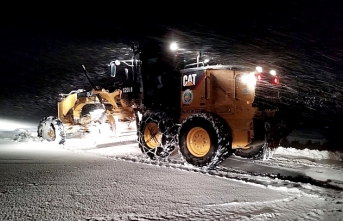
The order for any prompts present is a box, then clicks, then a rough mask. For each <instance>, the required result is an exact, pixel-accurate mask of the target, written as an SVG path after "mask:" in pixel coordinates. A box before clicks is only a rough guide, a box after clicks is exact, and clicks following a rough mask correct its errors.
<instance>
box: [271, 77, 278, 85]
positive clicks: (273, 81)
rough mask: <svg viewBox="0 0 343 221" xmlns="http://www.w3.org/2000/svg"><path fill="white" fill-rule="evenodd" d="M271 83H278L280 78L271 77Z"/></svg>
mask: <svg viewBox="0 0 343 221" xmlns="http://www.w3.org/2000/svg"><path fill="white" fill-rule="evenodd" d="M272 83H273V84H279V83H280V79H279V78H278V77H273V79H272Z"/></svg>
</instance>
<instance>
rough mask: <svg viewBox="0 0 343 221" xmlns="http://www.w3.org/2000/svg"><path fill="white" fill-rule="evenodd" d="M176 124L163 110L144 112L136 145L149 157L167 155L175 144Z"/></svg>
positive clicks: (161, 157) (159, 157)
mask: <svg viewBox="0 0 343 221" xmlns="http://www.w3.org/2000/svg"><path fill="white" fill-rule="evenodd" d="M177 130H178V126H177V125H176V124H175V123H174V121H173V119H172V118H171V117H169V116H168V115H167V114H166V113H165V112H163V111H156V112H150V111H149V112H146V113H145V114H144V115H143V117H142V120H141V121H140V124H139V130H137V133H138V145H139V148H140V149H141V151H142V153H144V154H145V155H146V156H148V157H149V158H150V159H153V160H156V159H163V158H166V157H168V156H169V155H170V154H171V153H172V152H173V151H174V150H175V147H176V146H177Z"/></svg>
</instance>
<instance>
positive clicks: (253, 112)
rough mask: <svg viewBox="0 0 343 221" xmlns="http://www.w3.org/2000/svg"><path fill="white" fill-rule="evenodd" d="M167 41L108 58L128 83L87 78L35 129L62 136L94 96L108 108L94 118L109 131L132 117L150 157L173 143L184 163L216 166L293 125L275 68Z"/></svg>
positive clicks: (261, 148)
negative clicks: (88, 85)
mask: <svg viewBox="0 0 343 221" xmlns="http://www.w3.org/2000/svg"><path fill="white" fill-rule="evenodd" d="M165 46H166V45H165V44H163V43H161V44H158V46H156V45H154V46H151V45H149V44H147V45H140V46H133V47H132V51H133V55H132V58H131V59H129V60H115V61H112V62H111V63H110V65H109V66H110V74H111V76H112V77H115V76H117V75H118V74H119V75H120V74H122V73H121V72H123V70H125V74H126V75H130V76H132V77H130V79H131V80H130V83H129V84H128V87H123V88H121V89H118V90H115V91H113V92H109V91H106V90H103V89H102V90H98V89H97V88H96V87H95V86H94V85H92V87H93V90H92V91H90V92H86V91H80V92H74V93H71V94H68V95H62V96H61V99H60V101H59V102H58V111H59V113H58V117H48V118H45V119H43V120H42V122H41V123H40V125H39V127H38V135H39V136H41V137H44V138H49V139H50V140H57V142H59V143H64V142H65V133H66V131H65V130H63V129H62V126H61V125H63V124H65V125H75V124H81V125H82V124H84V122H86V123H85V124H84V125H85V127H86V128H87V127H88V126H89V122H88V121H87V119H88V118H86V119H84V118H83V117H84V116H83V114H80V113H82V111H81V110H82V109H83V107H84V106H85V105H86V104H89V103H93V102H95V103H100V104H101V105H102V106H104V110H105V111H104V112H103V115H100V116H99V117H98V118H97V121H99V122H100V123H104V122H105V123H107V124H108V125H109V126H110V128H112V130H115V123H116V119H119V120H123V119H128V120H129V121H130V120H132V121H133V120H136V126H137V141H138V144H137V145H138V147H139V148H140V150H141V151H142V153H144V154H145V155H146V156H147V157H149V158H151V159H164V158H167V157H168V156H170V154H171V153H173V152H174V151H175V150H178V151H179V153H180V155H181V156H182V158H183V159H184V160H185V161H186V162H188V163H189V164H192V165H194V166H197V167H205V168H214V167H216V166H217V165H219V164H220V163H221V162H222V161H223V160H224V159H225V158H227V157H228V156H230V155H231V154H233V153H234V154H235V155H238V156H241V157H247V158H251V157H259V156H261V155H262V153H263V152H267V151H266V150H268V149H270V148H276V147H278V145H279V143H280V141H281V139H283V138H284V137H286V136H287V135H288V134H289V133H290V132H291V131H292V129H293V127H294V125H295V123H297V118H296V116H297V113H296V111H294V110H292V109H291V108H289V106H288V105H287V104H286V105H284V104H283V103H282V95H280V91H281V87H282V86H281V84H280V79H279V76H278V75H277V74H276V72H275V71H273V70H270V71H265V70H263V69H262V68H260V67H257V68H255V67H250V66H242V65H230V64H228V65H217V64H215V63H213V61H211V62H207V60H206V59H205V57H204V56H202V55H201V53H198V54H197V56H196V58H191V59H189V58H186V57H185V56H188V54H183V51H182V50H174V51H170V50H168V49H167V47H165ZM125 68H126V69H125ZM85 73H86V76H87V78H88V79H89V77H88V75H87V72H86V71H85ZM123 94H126V95H127V98H130V99H127V98H124V99H123ZM139 113H140V114H141V117H139V116H138V114H139ZM86 117H87V116H86ZM56 128H61V129H59V130H57V129H56ZM50 134H51V135H52V136H50Z"/></svg>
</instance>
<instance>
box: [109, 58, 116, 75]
mask: <svg viewBox="0 0 343 221" xmlns="http://www.w3.org/2000/svg"><path fill="white" fill-rule="evenodd" d="M116 73H117V67H116V64H115V62H114V61H111V63H110V74H111V77H115V76H116Z"/></svg>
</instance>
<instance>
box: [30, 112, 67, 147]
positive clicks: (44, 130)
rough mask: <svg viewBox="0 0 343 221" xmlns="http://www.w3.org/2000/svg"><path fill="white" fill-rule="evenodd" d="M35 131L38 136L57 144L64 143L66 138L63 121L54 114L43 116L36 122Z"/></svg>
mask: <svg viewBox="0 0 343 221" xmlns="http://www.w3.org/2000/svg"><path fill="white" fill-rule="evenodd" d="M37 133H38V137H41V138H43V139H44V140H47V141H50V142H54V143H58V144H64V143H65V140H66V133H65V130H64V126H63V123H62V121H61V120H60V119H58V118H57V117H54V116H49V117H44V118H43V119H42V120H41V121H40V123H39V124H38V130H37Z"/></svg>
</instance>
